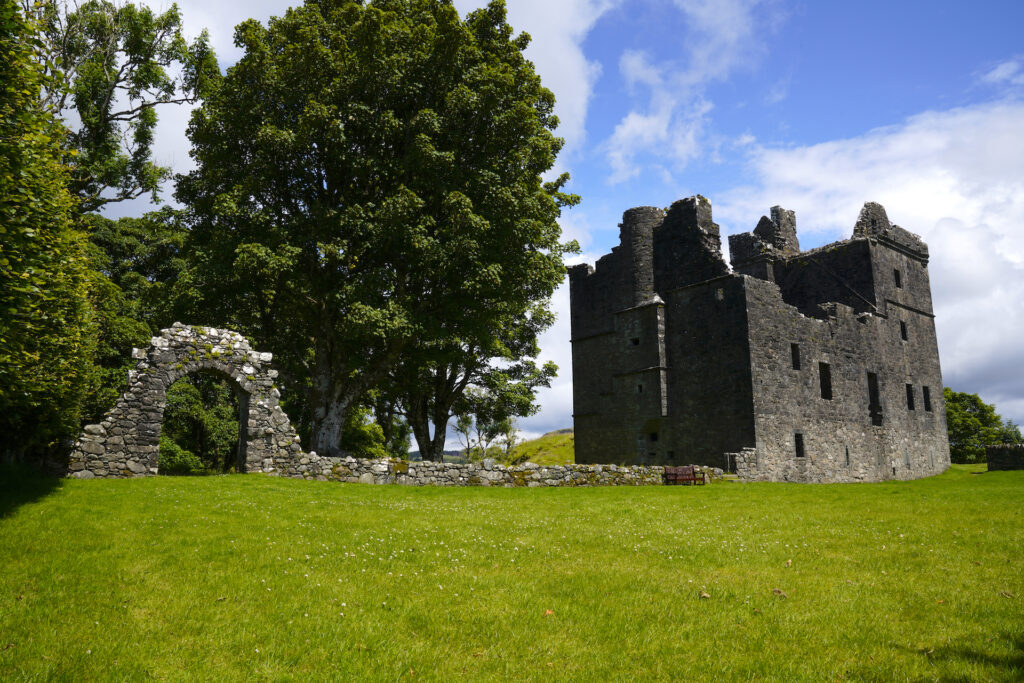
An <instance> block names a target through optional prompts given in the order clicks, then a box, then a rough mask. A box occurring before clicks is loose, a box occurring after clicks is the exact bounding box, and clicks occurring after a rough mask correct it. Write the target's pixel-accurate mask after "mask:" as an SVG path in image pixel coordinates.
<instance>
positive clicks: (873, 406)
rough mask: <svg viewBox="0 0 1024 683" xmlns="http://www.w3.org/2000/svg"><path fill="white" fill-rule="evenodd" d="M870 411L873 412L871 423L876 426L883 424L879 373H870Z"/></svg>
mask: <svg viewBox="0 0 1024 683" xmlns="http://www.w3.org/2000/svg"><path fill="white" fill-rule="evenodd" d="M868 413H870V414H871V424H873V425H874V426H876V427H881V426H882V402H881V401H880V400H879V398H878V375H876V374H875V373H873V372H869V373H868Z"/></svg>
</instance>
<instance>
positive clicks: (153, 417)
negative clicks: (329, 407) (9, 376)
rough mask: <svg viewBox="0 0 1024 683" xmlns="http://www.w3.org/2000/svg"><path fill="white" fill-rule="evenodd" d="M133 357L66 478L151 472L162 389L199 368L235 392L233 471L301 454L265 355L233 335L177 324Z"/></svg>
mask: <svg viewBox="0 0 1024 683" xmlns="http://www.w3.org/2000/svg"><path fill="white" fill-rule="evenodd" d="M132 357H133V358H136V359H137V360H138V361H139V362H138V364H137V365H136V367H135V369H134V370H132V371H131V372H129V375H128V391H127V392H126V393H125V394H124V395H123V396H121V398H120V399H118V401H117V404H116V405H115V406H114V407H113V408H111V409H110V410H109V411H108V412H107V414H106V415H105V416H104V417H103V421H102V422H100V423H99V424H94V425H88V426H87V427H86V428H85V431H84V432H83V433H82V435H81V436H80V437H79V439H78V442H77V443H76V444H75V448H74V450H73V451H72V453H71V459H70V462H69V465H68V470H69V474H70V476H72V477H78V478H84V479H88V478H92V477H132V476H145V475H149V474H156V473H157V467H158V463H157V457H158V454H159V451H160V428H161V424H162V422H163V416H164V406H165V405H166V395H167V388H168V387H170V386H171V385H172V384H174V382H175V381H177V380H178V379H181V378H182V377H184V376H185V375H188V374H191V373H193V372H200V371H207V372H213V373H215V374H217V375H220V376H222V377H224V378H226V379H227V380H229V382H230V383H231V384H232V386H233V387H234V388H235V391H236V394H237V396H238V403H239V419H238V427H239V436H238V455H237V460H236V463H235V469H236V471H238V472H260V471H273V470H276V469H287V468H288V467H289V466H290V465H292V464H293V463H295V462H297V461H298V460H299V458H300V457H301V456H302V451H301V447H300V445H299V437H298V436H297V435H296V434H295V430H294V429H293V428H292V425H291V423H290V422H289V420H288V416H287V415H285V413H284V411H282V410H281V407H280V406H279V405H278V399H279V398H280V396H281V394H280V392H279V391H278V389H277V388H276V387H275V386H274V379H275V378H276V377H277V371H276V370H272V369H270V368H269V363H270V361H271V359H272V356H271V354H269V353H260V352H258V351H254V350H253V349H252V347H251V346H250V345H249V342H248V341H246V340H245V338H244V337H242V336H241V335H240V334H238V333H237V332H231V331H229V330H217V329H212V328H208V327H192V326H188V325H182V324H181V323H175V324H174V326H173V327H170V328H168V329H166V330H161V332H160V334H159V336H156V337H153V339H152V344H151V346H150V347H149V349H148V350H146V349H134V350H133V351H132Z"/></svg>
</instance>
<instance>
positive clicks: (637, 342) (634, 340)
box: [629, 337, 640, 346]
mask: <svg viewBox="0 0 1024 683" xmlns="http://www.w3.org/2000/svg"><path fill="white" fill-rule="evenodd" d="M629 343H630V344H632V345H633V346H640V337H633V338H632V339H630V340H629Z"/></svg>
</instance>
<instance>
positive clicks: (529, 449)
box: [512, 430, 576, 465]
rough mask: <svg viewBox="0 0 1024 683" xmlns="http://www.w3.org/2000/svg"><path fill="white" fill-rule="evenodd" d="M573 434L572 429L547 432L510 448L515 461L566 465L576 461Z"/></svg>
mask: <svg viewBox="0 0 1024 683" xmlns="http://www.w3.org/2000/svg"><path fill="white" fill-rule="evenodd" d="M575 440H576V439H575V435H574V434H573V432H572V430H559V431H555V432H548V433H547V434H544V435H543V436H539V437H537V438H536V439H530V440H529V441H524V442H523V443H521V444H519V445H518V446H516V447H515V448H514V449H512V458H513V459H514V460H515V461H516V462H519V461H524V462H526V461H528V462H533V463H537V464H538V465H567V464H571V463H574V462H576V451H575Z"/></svg>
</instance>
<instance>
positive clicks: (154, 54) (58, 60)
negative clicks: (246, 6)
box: [23, 0, 220, 212]
mask: <svg viewBox="0 0 1024 683" xmlns="http://www.w3.org/2000/svg"><path fill="white" fill-rule="evenodd" d="M23 4H24V6H25V11H26V12H28V13H30V14H31V15H32V16H34V17H35V18H36V21H37V22H38V25H39V32H38V34H37V35H38V37H39V40H40V41H41V45H40V47H41V49H42V50H43V53H44V55H45V57H46V59H45V60H43V61H42V64H43V65H44V68H45V73H46V75H47V76H48V78H47V80H46V82H45V86H44V87H43V89H42V92H41V93H40V96H41V102H42V104H43V106H44V108H45V109H46V110H47V111H48V112H49V113H50V114H51V115H53V116H54V117H58V118H63V119H65V120H71V121H74V125H72V126H70V130H69V132H68V135H67V136H66V138H65V147H66V150H67V152H68V156H67V161H68V163H69V165H70V168H71V175H70V178H69V189H70V190H71V192H72V194H74V195H75V196H76V197H78V199H79V203H78V209H79V210H80V211H82V212H90V211H96V210H98V209H100V208H101V207H103V206H104V205H106V204H109V203H111V202H119V201H123V200H126V199H133V198H135V197H138V196H141V195H143V194H147V193H148V194H151V195H152V196H153V199H154V201H155V200H156V198H157V192H158V190H159V189H160V185H161V183H162V182H163V181H164V180H165V179H167V178H168V177H169V176H170V169H169V168H166V167H163V166H159V165H158V164H156V163H155V162H154V161H153V159H152V147H153V136H154V131H155V129H156V123H157V113H156V112H157V107H158V106H159V105H162V104H183V103H195V102H196V101H198V99H199V98H200V97H201V96H202V94H203V93H204V92H205V91H206V90H207V89H208V88H209V87H210V85H211V84H212V83H215V82H216V80H217V78H218V77H219V76H220V71H219V69H218V68H217V60H216V58H215V57H214V54H213V51H212V50H211V49H210V45H209V40H208V37H207V34H206V32H205V31H203V32H202V33H200V34H199V37H198V38H196V39H195V40H194V41H193V42H192V43H191V44H189V43H188V42H187V41H186V40H185V38H184V36H183V35H182V32H181V14H180V12H179V11H178V6H177V5H176V4H173V3H172V4H171V6H170V8H169V9H167V10H166V11H164V12H162V13H156V12H154V11H153V10H152V9H151V8H149V7H146V6H145V5H142V4H132V3H115V2H111V1H110V0H86V1H85V2H82V3H75V4H74V5H71V4H70V3H68V2H67V1H66V0H41V1H36V0H23Z"/></svg>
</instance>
